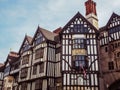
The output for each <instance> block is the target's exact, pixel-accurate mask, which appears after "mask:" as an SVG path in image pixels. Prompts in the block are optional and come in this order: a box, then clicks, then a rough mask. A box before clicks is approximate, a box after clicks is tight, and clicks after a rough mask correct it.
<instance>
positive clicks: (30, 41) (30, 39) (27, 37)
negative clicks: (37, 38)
mask: <svg viewBox="0 0 120 90" xmlns="http://www.w3.org/2000/svg"><path fill="white" fill-rule="evenodd" d="M26 40H27V41H28V43H29V45H31V43H32V37H31V36H28V35H25V38H24V40H23V42H22V45H21V47H20V49H19V53H20V51H21V49H22V46H23V45H24V43H25V41H26Z"/></svg>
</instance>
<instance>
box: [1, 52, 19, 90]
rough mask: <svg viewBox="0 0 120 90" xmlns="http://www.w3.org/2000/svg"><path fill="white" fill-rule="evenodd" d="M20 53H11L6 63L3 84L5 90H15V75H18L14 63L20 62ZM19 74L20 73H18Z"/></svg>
mask: <svg viewBox="0 0 120 90" xmlns="http://www.w3.org/2000/svg"><path fill="white" fill-rule="evenodd" d="M18 57H19V55H18V53H16V52H13V51H11V52H10V53H9V54H8V57H7V59H6V61H5V65H4V83H3V89H4V90H13V86H14V87H15V84H16V82H14V81H15V78H14V76H16V75H14V74H15V73H16V71H15V67H13V66H14V64H13V62H14V63H15V62H16V61H17V60H18ZM17 73H18V71H17Z"/></svg>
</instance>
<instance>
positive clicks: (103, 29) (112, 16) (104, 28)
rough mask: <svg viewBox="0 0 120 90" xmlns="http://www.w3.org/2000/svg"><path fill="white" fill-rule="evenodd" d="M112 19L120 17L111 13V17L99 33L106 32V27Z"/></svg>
mask: <svg viewBox="0 0 120 90" xmlns="http://www.w3.org/2000/svg"><path fill="white" fill-rule="evenodd" d="M114 17H120V16H119V15H118V14H116V13H114V12H113V13H112V15H111V17H110V18H109V20H108V22H107V24H106V25H105V26H103V27H101V28H100V29H99V31H100V32H102V31H105V30H107V27H108V26H109V24H110V23H111V21H112V19H113V18H114Z"/></svg>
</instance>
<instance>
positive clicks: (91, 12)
mask: <svg viewBox="0 0 120 90" xmlns="http://www.w3.org/2000/svg"><path fill="white" fill-rule="evenodd" d="M85 7H86V18H87V20H88V21H89V22H90V23H91V24H93V26H95V27H96V28H97V29H98V18H97V12H96V2H94V1H93V0H88V1H86V2H85Z"/></svg>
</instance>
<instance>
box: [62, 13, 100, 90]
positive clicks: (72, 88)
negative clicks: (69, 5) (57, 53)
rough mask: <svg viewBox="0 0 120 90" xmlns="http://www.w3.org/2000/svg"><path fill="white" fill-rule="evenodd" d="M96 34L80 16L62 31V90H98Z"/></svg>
mask: <svg viewBox="0 0 120 90" xmlns="http://www.w3.org/2000/svg"><path fill="white" fill-rule="evenodd" d="M97 33H98V31H97V29H96V28H95V27H94V26H93V25H92V24H91V23H90V22H88V21H87V20H86V18H84V17H83V16H82V15H81V14H80V13H79V12H78V13H77V14H76V15H75V16H74V17H73V18H72V19H71V20H70V21H69V22H68V23H67V24H66V25H65V27H64V28H63V30H62V31H61V33H60V34H61V43H62V53H61V66H62V84H63V86H62V90H89V89H90V88H92V90H99V78H98V74H99V67H98V59H99V58H98V51H97V48H98V47H97ZM83 72H84V73H83Z"/></svg>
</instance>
